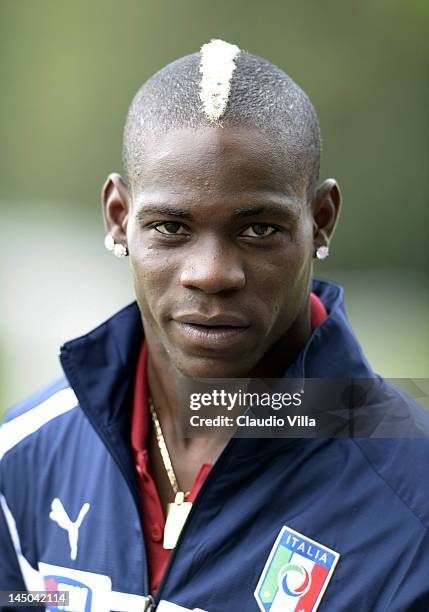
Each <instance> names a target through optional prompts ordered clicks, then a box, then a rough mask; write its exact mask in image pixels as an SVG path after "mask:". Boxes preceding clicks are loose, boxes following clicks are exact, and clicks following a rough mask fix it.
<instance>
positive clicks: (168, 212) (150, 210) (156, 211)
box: [136, 205, 194, 221]
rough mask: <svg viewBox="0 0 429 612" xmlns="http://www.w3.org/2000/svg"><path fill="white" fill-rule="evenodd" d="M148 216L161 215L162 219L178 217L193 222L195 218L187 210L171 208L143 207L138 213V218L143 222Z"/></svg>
mask: <svg viewBox="0 0 429 612" xmlns="http://www.w3.org/2000/svg"><path fill="white" fill-rule="evenodd" d="M146 215H160V216H161V217H176V218H177V219H186V220H187V221H192V220H193V218H194V217H193V216H192V215H191V213H189V212H186V210H180V209H179V208H170V207H169V206H151V205H149V206H142V208H140V210H139V211H138V213H137V215H136V218H137V220H138V221H141V220H142V219H143V218H144V217H145V216H146Z"/></svg>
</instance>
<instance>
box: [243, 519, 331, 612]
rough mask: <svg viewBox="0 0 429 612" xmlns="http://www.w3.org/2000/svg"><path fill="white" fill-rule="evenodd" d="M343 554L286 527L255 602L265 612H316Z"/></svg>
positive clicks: (257, 590)
mask: <svg viewBox="0 0 429 612" xmlns="http://www.w3.org/2000/svg"><path fill="white" fill-rule="evenodd" d="M339 558H340V555H339V553H337V552H335V550H331V549H330V548H327V547H326V546H323V544H319V543H318V542H315V541H314V540H311V539H310V538H307V536H305V535H303V534H302V533H298V532H297V531H295V530H294V529H291V528H290V527H286V525H285V526H284V527H282V529H281V531H280V533H279V535H278V537H277V539H276V541H275V543H274V546H273V548H272V549H271V552H270V556H269V557H268V560H267V562H266V564H265V567H264V569H263V570H262V574H261V577H260V578H259V582H258V586H257V587H256V590H255V598H256V601H257V603H258V606H259V609H260V610H262V611H263V612H315V610H317V608H318V607H319V604H320V601H321V599H322V597H323V594H324V592H325V590H326V588H327V586H328V583H329V581H330V579H331V577H332V574H333V573H334V569H335V566H336V565H337V563H338V559H339Z"/></svg>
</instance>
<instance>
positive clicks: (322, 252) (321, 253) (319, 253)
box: [316, 246, 329, 259]
mask: <svg viewBox="0 0 429 612" xmlns="http://www.w3.org/2000/svg"><path fill="white" fill-rule="evenodd" d="M328 255H329V247H327V246H320V247H319V248H317V249H316V257H317V259H326V258H327V257H328Z"/></svg>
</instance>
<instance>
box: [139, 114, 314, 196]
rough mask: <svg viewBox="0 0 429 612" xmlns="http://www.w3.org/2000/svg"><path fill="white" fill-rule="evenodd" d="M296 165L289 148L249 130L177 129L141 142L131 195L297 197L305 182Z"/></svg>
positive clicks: (289, 146) (243, 128)
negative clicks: (201, 192)
mask: <svg viewBox="0 0 429 612" xmlns="http://www.w3.org/2000/svg"><path fill="white" fill-rule="evenodd" d="M296 162H297V160H296V152H295V150H294V143H292V142H291V143H289V145H287V144H286V143H281V142H277V141H276V140H275V139H274V138H272V137H270V136H269V135H267V134H264V133H263V132H261V131H260V130H257V129H255V128H246V127H231V126H224V127H201V128H181V129H178V130H171V131H169V132H166V133H164V134H160V135H158V136H156V137H153V136H152V137H151V138H149V139H148V140H147V141H146V143H145V146H144V151H143V152H142V156H141V162H140V164H141V167H140V168H139V172H138V184H136V185H134V186H133V192H134V193H135V194H137V193H141V192H147V191H150V192H153V191H156V190H157V189H161V190H163V191H165V192H167V193H168V192H171V193H172V194H174V193H183V194H186V192H188V191H195V190H197V189H200V190H201V189H202V190H204V191H206V192H207V193H209V192H210V193H212V194H213V192H215V193H219V194H221V193H222V194H224V193H226V194H227V193H231V194H237V192H246V191H248V192H261V191H262V192H264V191H272V192H275V193H277V192H279V193H284V194H286V195H301V194H300V192H301V191H302V192H303V191H305V180H304V177H301V176H300V172H299V169H298V164H297V163H296Z"/></svg>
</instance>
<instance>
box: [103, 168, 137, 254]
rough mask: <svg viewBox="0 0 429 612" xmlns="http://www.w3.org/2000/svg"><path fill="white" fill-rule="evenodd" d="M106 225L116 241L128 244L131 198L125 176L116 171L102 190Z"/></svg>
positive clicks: (108, 178)
mask: <svg viewBox="0 0 429 612" xmlns="http://www.w3.org/2000/svg"><path fill="white" fill-rule="evenodd" d="M101 205H102V208H103V219H104V226H105V228H106V231H107V233H108V234H110V235H111V236H112V238H113V240H114V241H115V242H118V243H121V244H126V238H127V236H126V232H127V223H128V214H129V208H130V198H129V195H128V189H127V186H126V185H125V182H124V180H123V178H122V177H121V176H120V175H119V174H117V173H116V172H114V173H112V174H110V175H109V176H108V177H107V180H106V182H105V183H104V185H103V189H102V190H101Z"/></svg>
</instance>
